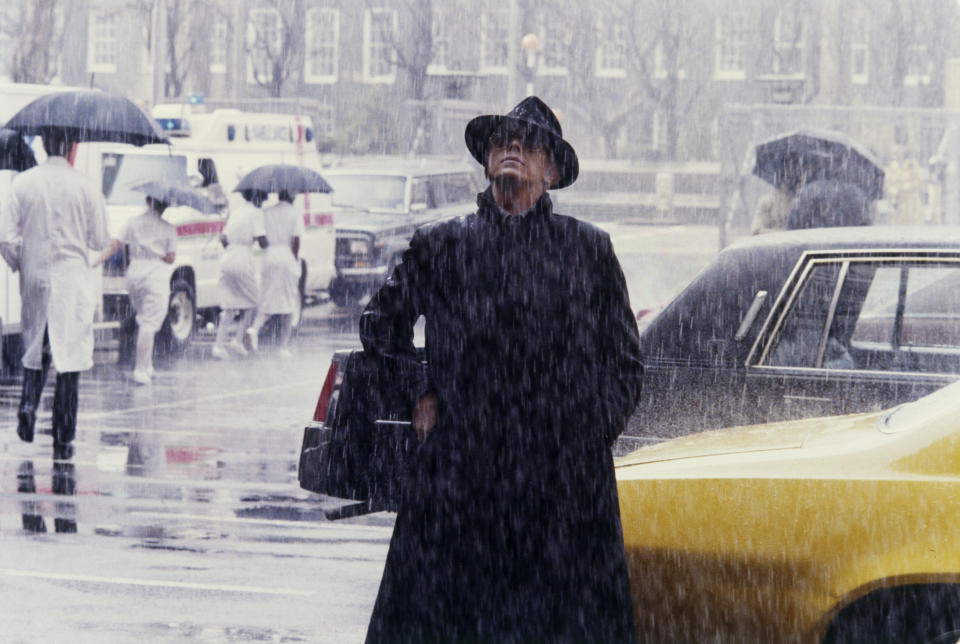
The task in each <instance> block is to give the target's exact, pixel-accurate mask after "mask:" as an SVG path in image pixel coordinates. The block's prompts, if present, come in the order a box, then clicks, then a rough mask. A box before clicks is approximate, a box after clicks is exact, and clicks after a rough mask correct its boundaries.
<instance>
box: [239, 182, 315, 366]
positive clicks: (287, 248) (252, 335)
mask: <svg viewBox="0 0 960 644" xmlns="http://www.w3.org/2000/svg"><path fill="white" fill-rule="evenodd" d="M278 197H279V202H278V203H277V204H276V205H273V206H270V207H269V208H265V209H264V210H263V228H264V230H265V231H266V233H267V235H266V236H267V247H266V249H265V250H264V252H263V266H262V268H261V269H260V275H261V283H262V286H261V289H260V301H259V304H258V306H257V315H256V318H255V319H254V321H253V325H252V326H251V327H250V328H249V329H247V339H248V341H249V342H250V346H251V348H252V349H253V350H254V351H256V350H257V349H258V347H259V340H258V338H259V336H260V329H262V328H263V325H264V324H266V321H267V319H268V318H269V317H270V316H273V315H278V316H280V351H279V353H280V355H281V356H283V357H285V358H286V357H290V355H291V354H290V349H289V348H288V345H289V344H290V335H291V334H292V333H293V314H294V313H295V312H296V310H297V308H298V307H299V306H300V260H299V256H300V238H301V237H302V236H303V230H304V227H303V217H302V216H301V215H300V213H298V212H297V211H296V209H295V208H294V207H293V195H292V194H290V193H289V192H287V191H281V192H280V193H279V195H278Z"/></svg>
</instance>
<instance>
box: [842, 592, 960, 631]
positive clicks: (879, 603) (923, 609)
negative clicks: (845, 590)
mask: <svg viewBox="0 0 960 644" xmlns="http://www.w3.org/2000/svg"><path fill="white" fill-rule="evenodd" d="M958 632H960V586H958V585H956V584H928V585H922V584H918V585H910V586H900V587H897V588H887V589H883V590H877V591H874V592H873V593H871V594H870V595H867V596H866V597H864V598H863V599H860V600H859V601H857V602H856V603H854V604H852V605H850V606H847V607H845V608H844V609H843V610H841V611H840V613H839V614H838V615H837V617H836V619H835V620H834V621H833V624H831V626H830V630H829V631H828V632H827V635H826V637H825V638H824V643H825V644H839V643H840V642H845V643H853V644H860V643H863V644H868V643H869V644H897V643H899V642H925V643H929V642H937V641H945V640H946V641H952V642H955V641H957V639H956V638H957V636H958V635H957V634H958Z"/></svg>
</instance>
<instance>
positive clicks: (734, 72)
mask: <svg viewBox="0 0 960 644" xmlns="http://www.w3.org/2000/svg"><path fill="white" fill-rule="evenodd" d="M746 24H747V23H746V21H745V20H744V17H743V16H740V15H736V14H733V13H730V14H726V15H724V16H720V17H719V18H717V30H716V31H717V33H716V62H715V72H714V77H715V78H718V79H721V80H744V79H746V77H747V67H746V62H745V49H746V44H747V27H746Z"/></svg>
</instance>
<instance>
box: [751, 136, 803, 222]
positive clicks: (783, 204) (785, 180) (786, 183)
mask: <svg viewBox="0 0 960 644" xmlns="http://www.w3.org/2000/svg"><path fill="white" fill-rule="evenodd" d="M802 185H803V173H802V171H801V168H800V159H799V158H798V157H797V156H796V155H788V156H785V157H784V158H783V160H782V161H781V162H780V167H779V168H778V169H777V173H776V178H775V187H774V190H773V192H770V193H768V194H765V195H764V196H762V197H760V200H759V201H757V209H756V211H755V212H754V215H753V225H752V226H751V233H752V234H754V235H759V234H762V233H771V232H776V231H778V230H785V229H786V228H787V217H788V216H789V215H790V210H791V209H792V208H793V204H794V203H795V202H796V200H797V191H798V190H799V189H800V187H801V186H802Z"/></svg>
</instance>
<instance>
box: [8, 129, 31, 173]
mask: <svg viewBox="0 0 960 644" xmlns="http://www.w3.org/2000/svg"><path fill="white" fill-rule="evenodd" d="M35 165H37V160H36V158H35V157H34V156H33V150H31V149H30V146H29V145H27V142H26V141H24V140H23V136H21V135H20V133H19V132H15V131H13V130H8V129H6V128H3V129H0V170H16V171H17V172H23V171H24V170H29V169H30V168H32V167H33V166H35Z"/></svg>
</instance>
